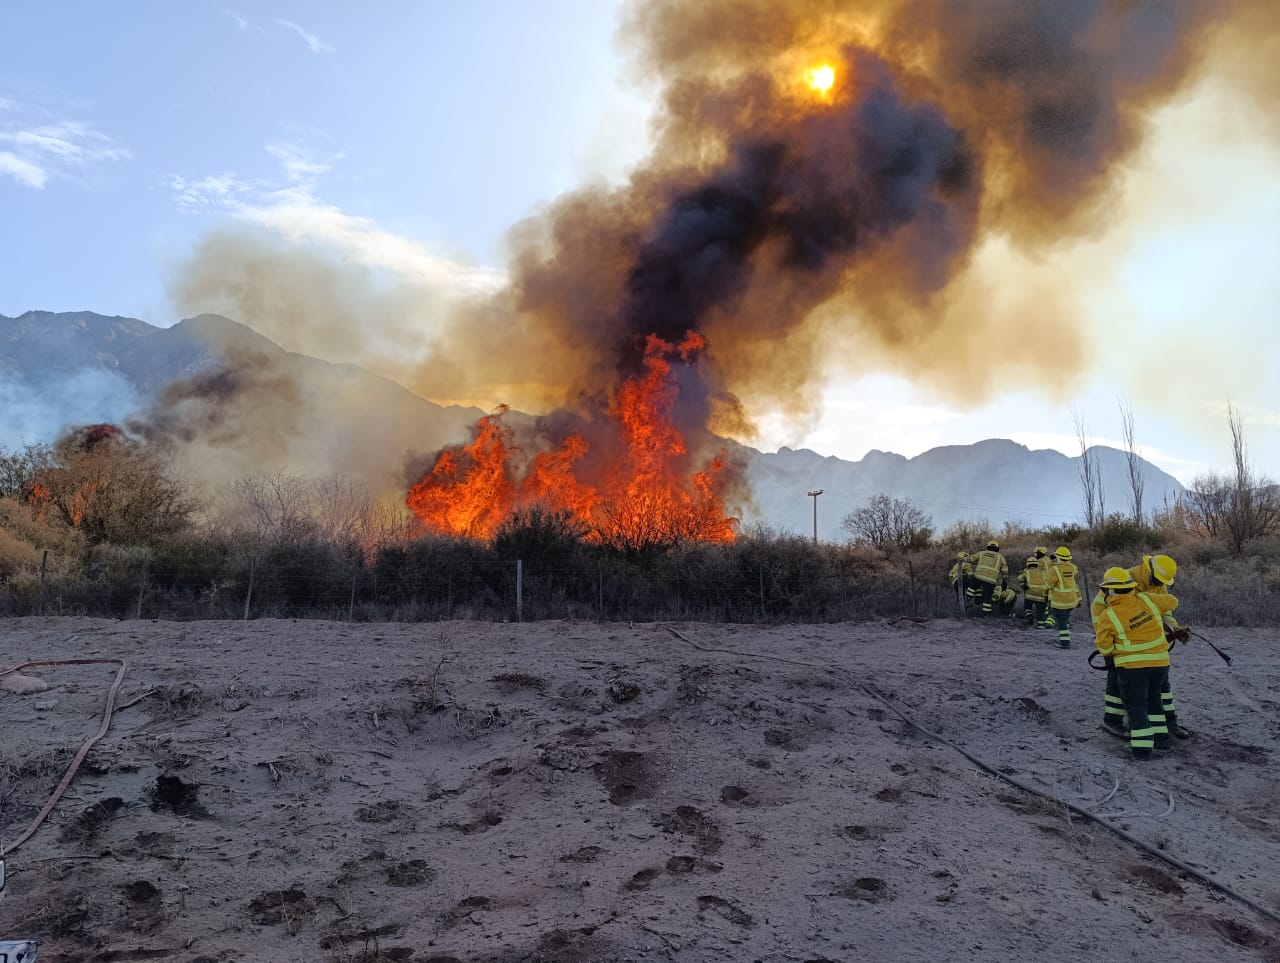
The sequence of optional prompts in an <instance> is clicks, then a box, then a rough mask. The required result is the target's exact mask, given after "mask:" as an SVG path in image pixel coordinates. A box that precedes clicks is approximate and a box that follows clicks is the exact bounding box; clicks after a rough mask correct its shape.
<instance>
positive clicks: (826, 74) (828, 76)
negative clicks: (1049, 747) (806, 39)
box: [805, 64, 836, 94]
mask: <svg viewBox="0 0 1280 963" xmlns="http://www.w3.org/2000/svg"><path fill="white" fill-rule="evenodd" d="M805 79H806V80H808V82H809V86H810V87H812V88H813V89H814V90H816V91H817V92H818V93H820V94H825V93H826V92H827V91H829V90H830V89H831V87H832V85H833V84H834V83H835V82H836V68H835V67H832V66H831V65H830V64H822V65H821V66H818V67H812V68H810V70H809V71H808V72H807V73H806V74H805Z"/></svg>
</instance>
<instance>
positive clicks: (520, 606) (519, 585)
mask: <svg viewBox="0 0 1280 963" xmlns="http://www.w3.org/2000/svg"><path fill="white" fill-rule="evenodd" d="M516 621H517V622H523V621H524V560H523V559H516Z"/></svg>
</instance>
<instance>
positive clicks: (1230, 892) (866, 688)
mask: <svg viewBox="0 0 1280 963" xmlns="http://www.w3.org/2000/svg"><path fill="white" fill-rule="evenodd" d="M667 631H668V632H670V633H671V634H672V635H674V636H675V637H676V638H677V639H679V640H680V641H681V642H684V643H686V644H687V645H691V646H693V647H694V648H695V649H698V650H699V651H701V652H722V653H725V654H726V655H736V656H738V657H739V658H748V659H768V660H770V661H773V662H783V663H786V664H787V665H799V666H804V667H805V668H809V669H817V670H819V671H821V670H824V669H826V670H832V671H836V672H840V673H843V674H844V675H845V676H846V677H847V678H848V679H849V680H850V681H851V682H852V683H853V684H854V685H856V686H857V687H858V688H859V689H861V690H862V691H863V692H865V693H866V694H867V695H869V696H871V697H872V698H873V699H875V700H876V701H878V702H880V703H883V704H884V705H885V706H886V707H887V708H888V709H889V711H890V712H892V713H893V714H894V715H896V716H897V717H898V718H899V719H901V720H902V721H903V722H905V723H906V724H907V725H909V726H911V727H912V728H913V729H915V730H917V731H918V732H920V733H923V734H924V735H925V736H927V737H928V738H929V739H932V740H933V741H935V742H939V743H941V744H942V745H944V746H947V747H948V748H950V749H953V750H955V751H956V752H958V753H959V754H960V755H962V756H964V757H965V758H966V759H968V760H969V761H970V762H971V763H973V764H974V765H975V766H977V767H978V768H979V769H981V770H982V771H983V772H986V773H989V774H990V775H992V776H995V777H996V778H997V779H999V780H1001V781H1003V782H1006V783H1008V784H1009V785H1011V786H1014V787H1016V788H1018V789H1021V790H1022V791H1023V792H1026V793H1030V794H1031V795H1033V796H1039V797H1040V798H1041V799H1047V800H1049V801H1050V802H1054V803H1057V804H1058V805H1059V806H1062V807H1063V808H1064V809H1068V810H1070V811H1071V812H1073V813H1076V814H1077V815H1080V816H1083V817H1084V818H1085V819H1088V820H1089V821H1090V822H1094V823H1097V824H1098V825H1099V826H1101V827H1102V828H1103V829H1106V830H1107V831H1109V832H1112V833H1114V834H1115V835H1117V836H1119V837H1120V838H1121V839H1123V840H1124V841H1125V842H1127V843H1129V844H1130V845H1131V846H1134V847H1136V848H1138V849H1140V850H1142V851H1143V852H1144V853H1146V854H1147V855H1148V856H1153V857H1155V858H1156V859H1158V860H1160V861H1161V862H1164V863H1167V864H1168V865H1170V866H1172V867H1174V868H1175V869H1177V870H1179V871H1180V872H1183V873H1186V874H1187V875H1188V876H1190V877H1192V878H1194V879H1198V880H1199V881H1200V882H1202V883H1204V884H1205V885H1206V886H1208V887H1209V888H1211V889H1215V890H1217V891H1218V892H1220V893H1222V894H1223V895H1225V896H1229V897H1231V898H1232V899H1233V900H1235V901H1236V902H1238V903H1241V904H1242V905H1244V906H1247V907H1249V908H1250V909H1251V910H1253V911H1254V912H1255V913H1257V914H1258V915H1259V916H1262V917H1264V918H1266V919H1267V920H1270V921H1271V922H1272V923H1275V924H1276V925H1277V926H1280V913H1277V912H1275V911H1274V910H1271V909H1268V908H1267V907H1265V906H1262V905H1261V904H1259V903H1257V902H1256V901H1254V900H1252V899H1250V898H1249V897H1248V896H1245V895H1244V894H1243V893H1239V892H1236V891H1235V890H1234V889H1232V888H1231V887H1230V886H1227V885H1226V884H1225V883H1220V882H1218V881H1217V880H1216V879H1213V878H1212V877H1211V876H1209V875H1208V874H1206V873H1203V872H1201V871H1200V870H1198V869H1196V868H1195V867H1193V866H1190V865H1188V864H1187V863H1184V862H1182V860H1180V859H1175V858H1174V857H1173V856H1170V855H1169V854H1168V853H1166V852H1164V851H1163V850H1160V849H1157V848H1156V847H1155V846H1151V845H1149V844H1147V843H1144V842H1143V841H1142V840H1141V839H1138V838H1137V837H1136V836H1134V835H1132V834H1130V833H1128V832H1126V831H1125V830H1123V829H1121V828H1120V827H1118V826H1113V825H1112V824H1111V823H1109V822H1107V821H1106V820H1105V819H1102V818H1101V817H1099V816H1096V815H1094V814H1093V813H1091V812H1089V810H1087V809H1083V808H1081V807H1080V806H1077V805H1075V804H1074V803H1070V802H1067V801H1066V800H1065V799H1060V798H1059V797H1057V796H1055V795H1054V794H1053V793H1050V792H1045V791H1044V790H1043V789H1036V788H1034V787H1033V786H1030V785H1028V784H1027V783H1025V782H1023V781H1022V780H1020V779H1014V778H1013V777H1012V776H1010V775H1008V774H1007V773H1003V772H1001V771H1000V770H999V769H997V768H995V767H994V766H992V765H989V764H988V763H986V762H984V761H983V760H981V759H979V758H978V757H977V756H975V755H973V753H971V752H969V751H968V750H966V749H962V748H961V747H960V746H958V745H956V744H955V743H954V742H952V741H951V740H949V739H944V738H943V737H942V736H940V735H938V734H937V733H936V732H932V731H931V730H929V729H926V728H925V727H924V726H922V725H920V723H918V722H916V721H915V720H914V719H912V718H911V717H910V716H909V715H907V714H906V713H905V712H903V711H902V710H901V709H899V708H898V707H897V706H896V705H894V704H893V703H892V702H891V701H890V700H889V699H887V698H886V697H885V696H883V695H881V694H880V693H879V692H878V691H877V690H876V689H875V687H874V686H870V685H868V684H866V683H865V682H862V681H861V680H860V679H857V678H854V676H853V673H852V672H850V671H849V670H848V669H845V668H842V667H840V666H832V665H819V664H817V663H814V662H805V661H802V660H799V659H787V658H784V657H782V656H780V655H767V654H760V653H753V652H741V651H739V650H737V649H723V648H716V647H714V646H707V645H699V644H698V643H697V642H694V641H693V640H692V639H690V638H688V637H687V636H684V635H681V634H680V633H679V632H677V631H676V630H675V629H673V628H671V627H670V626H667Z"/></svg>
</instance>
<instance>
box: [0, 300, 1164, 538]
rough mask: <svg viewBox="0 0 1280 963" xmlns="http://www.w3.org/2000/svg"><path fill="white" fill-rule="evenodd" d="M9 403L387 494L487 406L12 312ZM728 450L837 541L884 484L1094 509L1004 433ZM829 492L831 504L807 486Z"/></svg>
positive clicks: (274, 358) (218, 337)
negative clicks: (885, 444)
mask: <svg viewBox="0 0 1280 963" xmlns="http://www.w3.org/2000/svg"><path fill="white" fill-rule="evenodd" d="M0 408H2V409H3V410H4V412H5V417H4V418H3V419H2V420H0V447H7V448H14V447H17V446H20V445H22V444H25V443H32V442H43V441H52V440H53V439H54V438H55V437H56V436H57V435H58V434H59V433H60V432H61V431H62V430H64V429H65V428H66V427H69V426H71V425H76V424H90V423H97V422H106V421H110V422H116V423H122V424H125V425H126V426H127V427H128V428H129V429H130V430H131V431H133V432H136V433H140V434H142V435H144V436H162V437H165V438H166V439H167V440H169V441H173V442H176V443H178V445H179V450H180V451H182V453H183V457H184V458H185V459H187V460H188V461H189V463H190V465H191V466H192V471H193V474H196V475H198V477H200V478H202V479H204V480H206V481H209V482H211V483H216V482H219V481H229V480H232V479H233V478H235V477H238V476H240V475H245V474H250V473H253V472H260V471H277V470H288V471H296V472H299V473H302V474H307V475H321V474H328V473H332V472H339V473H342V474H346V475H350V476H352V477H354V478H358V479H360V480H363V481H365V482H366V483H368V484H371V485H374V486H378V487H380V488H382V489H383V490H387V489H389V488H390V489H394V488H395V487H396V486H400V487H402V488H403V487H404V486H405V485H406V484H407V480H408V479H410V478H414V477H418V475H419V474H420V473H421V471H422V468H423V467H424V466H426V465H428V464H430V458H431V456H432V455H433V453H434V452H435V451H437V450H438V449H439V448H441V447H443V446H445V445H448V444H454V443H457V442H460V441H465V440H467V439H468V438H469V437H470V431H471V428H472V427H473V426H474V425H475V423H476V421H477V420H478V419H479V418H480V417H481V415H483V414H484V412H483V411H481V410H480V409H478V408H468V407H461V406H442V405H437V404H434V403H432V402H430V401H427V400H425V399H423V398H421V397H419V396H418V395H416V394H414V393H412V392H410V391H408V390H407V389H405V388H404V387H402V386H400V385H398V384H396V383H395V382H393V381H390V380H388V379H386V378H382V377H379V376H377V375H374V374H372V373H370V372H369V371H367V370H364V369H362V368H360V367H358V366H356V365H351V364H334V363H331V362H328V361H322V360H320V359H317V358H313V357H309V356H307V355H303V354H296V353H292V352H287V351H285V350H284V349H283V348H281V347H280V346H279V345H277V344H275V342H273V341H271V340H269V339H267V338H265V337H263V336H261V335H259V334H257V333H256V332H255V331H253V330H252V329H251V328H250V327H248V326H246V325H243V324H240V323H238V322H236V321H231V320H229V319H227V318H223V317H219V316H216V315H201V316H199V317H195V318H188V319H185V320H183V321H179V322H178V323H177V324H174V325H173V326H171V327H168V328H161V327H157V326H155V325H151V324H148V323H146V322H144V321H140V320H137V319H135V318H124V317H106V316H103V315H99V314H94V313H92V312H87V311H81V312H70V313H51V312H44V311H28V312H27V313H25V314H22V315H20V316H18V317H16V318H10V317H5V316H4V315H0ZM509 417H510V418H511V419H513V420H514V421H515V422H516V423H519V422H521V421H524V420H525V419H526V418H527V416H523V415H521V414H520V413H518V412H512V413H511V414H510V416H509ZM726 447H727V448H729V450H730V453H731V454H732V455H733V456H735V457H736V458H737V459H739V460H740V461H741V462H742V463H743V464H744V465H745V466H746V474H747V479H748V482H749V486H750V490H751V493H752V498H751V501H750V502H749V503H746V504H743V505H741V506H738V508H739V509H740V510H741V513H742V517H743V521H744V523H748V524H750V523H753V522H762V523H765V524H767V525H769V526H770V527H772V528H773V529H776V530H778V531H784V532H787V531H789V532H798V533H803V534H810V533H812V532H813V531H814V524H815V523H814V511H815V508H816V510H817V534H818V537H819V538H821V539H823V540H824V541H837V540H843V539H844V538H846V537H847V535H846V533H845V532H844V531H843V530H842V528H841V521H842V519H843V518H844V517H845V516H846V515H847V514H848V513H849V512H852V511H853V510H855V509H856V508H858V507H860V506H862V505H863V504H865V503H866V502H867V500H868V499H869V498H871V497H873V496H874V495H876V494H879V493H882V492H883V493H886V494H889V495H891V496H893V497H897V498H903V499H906V500H908V501H910V502H912V503H913V504H914V505H916V506H917V507H919V508H920V509H922V510H923V511H924V512H925V513H926V514H927V515H929V516H930V517H931V518H932V521H933V524H934V526H935V528H936V529H938V530H941V529H943V528H945V527H947V526H949V525H951V524H953V523H955V522H959V521H966V520H967V521H974V520H987V521H990V522H991V523H992V524H993V525H995V526H999V525H1001V524H1003V523H1004V522H1005V521H1016V522H1019V523H1022V524H1025V525H1028V526H1031V527H1042V526H1045V525H1053V524H1058V523H1061V522H1067V521H1078V520H1079V518H1080V515H1081V485H1080V474H1079V468H1080V458H1079V457H1070V456H1067V455H1064V454H1062V453H1060V452H1057V451H1052V450H1036V451H1033V450H1030V449H1028V448H1027V447H1025V446H1023V445H1020V444H1016V443H1015V442H1012V441H1008V440H1004V439H989V440H986V441H981V442H978V443H976V444H972V445H951V446H945V447H939V448H934V449H931V450H929V451H926V452H924V453H923V454H920V455H917V456H915V457H913V458H907V457H904V456H902V455H897V454H893V453H890V452H882V451H872V452H869V453H868V454H867V455H866V456H865V457H863V458H862V459H860V460H858V461H848V460H845V459H840V458H836V457H834V456H823V455H820V454H818V453H816V452H813V451H809V450H806V449H800V450H794V449H791V448H781V449H779V450H778V451H777V452H761V451H757V450H756V449H754V448H750V447H747V446H744V445H740V444H737V443H735V442H726ZM1091 453H1092V454H1093V456H1094V457H1095V459H1096V462H1097V465H1098V467H1099V471H1100V476H1101V483H1102V490H1103V492H1104V494H1105V497H1106V504H1107V508H1108V510H1112V511H1124V510H1125V508H1126V507H1127V505H1128V493H1129V476H1128V470H1129V469H1128V456H1127V454H1126V453H1125V452H1123V451H1119V450H1117V449H1114V448H1107V447H1103V446H1096V447H1094V448H1093V449H1091ZM1140 465H1141V470H1142V474H1143V479H1144V495H1143V500H1144V506H1145V507H1147V508H1148V509H1151V508H1158V507H1160V506H1161V505H1162V504H1165V503H1168V502H1170V501H1171V500H1172V499H1173V498H1174V497H1176V496H1177V495H1178V494H1179V493H1180V492H1181V491H1182V486H1181V485H1180V484H1179V483H1178V481H1177V480H1176V479H1175V478H1173V477H1172V476H1171V475H1168V474H1167V473H1165V472H1163V471H1161V470H1160V469H1159V468H1157V467H1156V466H1154V465H1152V464H1150V463H1149V462H1146V461H1141V463H1140ZM819 489H821V490H822V492H823V494H822V495H821V496H818V497H817V498H816V499H815V498H812V497H810V496H809V495H808V494H807V493H808V492H810V491H817V490H819ZM815 501H816V505H815Z"/></svg>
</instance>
